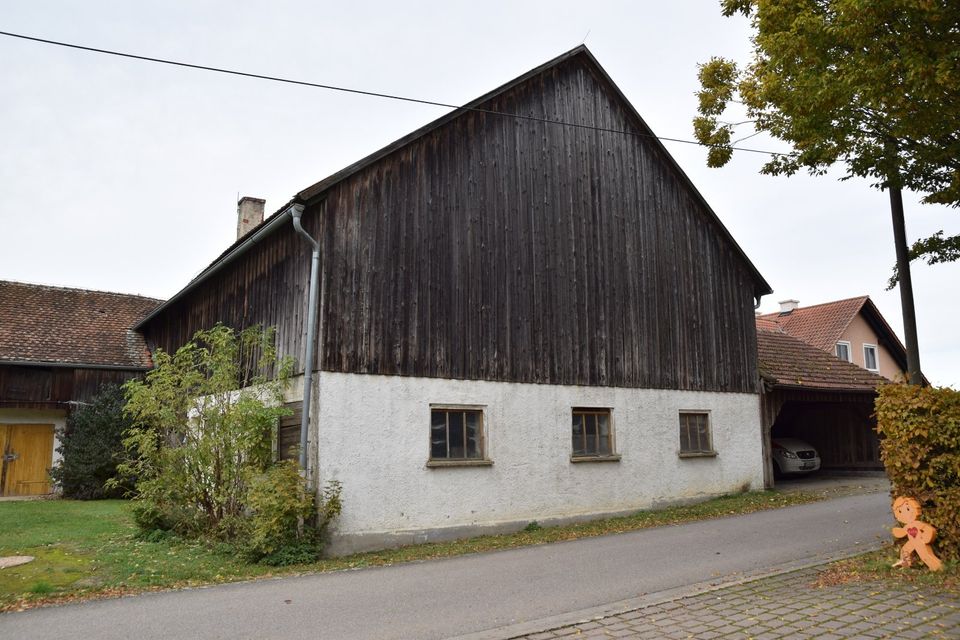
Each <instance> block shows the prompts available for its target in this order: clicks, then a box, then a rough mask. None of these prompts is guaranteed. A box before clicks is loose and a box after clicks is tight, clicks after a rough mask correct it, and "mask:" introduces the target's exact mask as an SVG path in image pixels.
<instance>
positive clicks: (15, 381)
mask: <svg viewBox="0 0 960 640" xmlns="http://www.w3.org/2000/svg"><path fill="white" fill-rule="evenodd" d="M143 373H144V372H143V371H138V370H129V371H128V370H121V369H84V368H80V367H77V368H73V367H39V366H21V365H0V408H19V409H66V408H69V407H70V406H71V405H70V404H69V403H70V402H89V401H90V400H91V399H92V398H93V397H94V396H95V395H96V394H97V391H98V390H99V389H100V387H101V386H102V385H104V384H123V383H124V382H126V381H127V380H130V379H131V378H135V377H137V376H141V375H143Z"/></svg>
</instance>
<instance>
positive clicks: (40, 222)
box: [0, 0, 960, 387]
mask: <svg viewBox="0 0 960 640" xmlns="http://www.w3.org/2000/svg"><path fill="white" fill-rule="evenodd" d="M718 7H719V3H718V2H717V1H716V0H680V1H676V2H651V1H639V2H638V1H633V2H601V1H595V2H592V3H585V2H582V1H581V2H566V1H561V0H553V1H550V2H519V1H517V0H514V1H512V2H492V1H485V2H482V3H477V2H463V3H461V2H456V1H453V0H447V1H445V2H413V1H410V0H404V1H402V2H385V1H384V2H361V1H356V0H355V1H354V2H349V3H344V2H337V3H332V2H297V1H294V0H270V1H269V2H257V1H248V2H235V1H232V2H228V1H213V0H210V1H196V0H193V1H187V0H181V1H171V0H167V1H164V2H146V1H139V2H129V0H117V1H113V2H108V1H101V0H74V1H65V0H64V1H54V0H49V1H47V0H3V2H2V3H0V31H10V32H16V33H23V34H26V35H32V36H37V37H42V38H48V39H53V40H63V41H67V42H72V43H77V44H82V45H86V46H92V47H98V48H104V49H115V50H121V51H125V52H130V53H135V54H140V55H145V56H151V57H160V58H171V59H175V60H180V61H185V62H191V63H196V64H204V65H210V66H219V67H227V68H231V69H237V70H242V71H247V72H252V73H258V74H265V75H276V76H283V77H288V78H295V79H301V80H306V81H311V82H318V83H323V84H332V85H341V86H345V87H353V88H358V89H364V90H369V91H377V92H384V93H393V94H401V95H406V96H412V97H418V98H424V99H429V100H435V101H440V102H446V103H453V104H462V103H465V102H468V101H470V100H472V99H473V98H476V97H478V96H480V95H482V94H483V93H485V92H487V91H489V90H490V89H493V88H495V87H497V86H499V85H500V84H502V83H504V82H506V81H508V80H510V79H512V78H514V77H516V76H518V75H520V74H522V73H524V72H525V71H527V70H529V69H531V68H533V67H535V66H537V65H540V64H542V63H543V62H545V61H547V60H549V59H551V58H553V57H555V56H556V55H558V54H560V53H562V52H564V51H566V50H568V49H570V48H572V47H574V46H576V45H578V44H580V43H581V42H582V41H583V40H584V38H586V44H587V46H588V47H589V48H590V50H591V51H592V52H593V54H594V55H595V56H596V57H597V59H598V60H599V61H600V64H602V65H603V66H604V68H605V69H606V70H607V72H608V73H609V74H610V75H611V77H612V78H613V80H614V82H616V83H617V84H618V85H619V86H620V88H621V89H622V90H623V92H624V93H625V94H626V96H627V97H628V98H629V99H630V101H631V102H632V103H633V105H634V106H635V107H636V108H637V110H638V111H639V112H640V114H641V115H642V116H643V117H644V119H645V120H646V121H647V123H648V124H649V125H650V126H651V128H652V129H653V131H654V132H655V133H656V134H658V135H661V136H668V137H675V138H685V139H691V138H692V132H691V128H692V127H691V124H690V121H691V118H692V117H693V116H694V115H695V111H696V98H695V96H694V92H695V91H696V89H697V81H696V65H697V63H698V62H704V61H706V60H707V59H708V58H709V57H710V56H711V55H723V56H727V57H733V58H736V59H739V60H746V58H747V54H748V51H749V42H748V36H749V31H748V28H747V24H746V22H745V21H744V20H742V19H729V18H723V17H722V16H721V15H720V11H719V8H718ZM445 112H446V111H445V110H444V109H440V108H436V107H429V106H422V105H411V104H407V103H401V102H396V101H390V100H384V99H378V98H371V97H362V96H356V95H347V94H342V93H334V92H330V91H324V90H319V89H311V88H304V87H297V86H291V85H282V84H276V83H269V82H264V81H257V80H249V79H243V78H238V77H230V76H224V75H219V74H212V73H207V72H202V71H194V70H189V69H182V68H175V67H169V66H162V65H157V64H151V63H145V62H138V61H133V60H125V59H120V58H114V57H108V56H103V55H98V54H93V53H86V52H81V51H75V50H68V49H63V48H57V47H51V46H48V45H42V44H37V43H31V42H26V41H22V40H14V39H10V38H6V37H0V232H2V234H0V238H2V244H0V279H5V280H19V281H25V282H33V283H43V284H55V285H63V286H71V287H83V288H90V289H103V290H109V291H120V292H125V293H139V294H143V295H148V296H154V297H159V298H166V297H169V296H171V295H173V294H174V293H176V292H177V291H178V290H179V289H180V288H182V287H183V286H184V285H185V284H186V283H187V282H188V281H189V280H190V279H191V278H192V277H193V276H195V275H196V274H197V273H198V272H199V271H200V270H201V269H203V268H204V267H205V266H206V265H207V264H209V263H210V262H211V260H213V258H215V257H216V256H217V255H219V254H220V253H221V252H222V251H223V249H224V248H226V247H227V246H228V245H229V244H230V243H231V242H232V241H233V239H234V234H235V227H236V200H237V196H238V195H250V196H256V197H262V198H266V200H267V210H268V213H269V212H272V211H274V210H276V209H277V208H278V207H280V206H281V205H282V204H283V203H284V202H286V201H287V199H289V198H290V197H291V196H292V195H293V194H294V193H296V192H297V191H299V190H300V189H303V188H304V187H306V186H309V185H310V184H313V183H314V182H316V181H318V180H320V179H321V178H323V177H325V176H327V175H329V174H331V173H333V172H335V171H337V170H339V169H341V168H343V167H344V166H346V165H348V164H350V163H351V162H353V161H355V160H358V159H360V158H362V157H364V156H366V155H367V154H369V153H370V152H372V151H375V150H376V149H378V148H380V147H382V146H384V145H386V144H388V143H389V142H392V141H393V140H395V139H396V138H399V137H401V136H403V135H405V134H406V133H408V132H410V131H412V130H414V129H416V128H417V127H419V126H421V125H423V124H425V123H427V122H429V121H431V120H433V119H435V118H437V117H439V116H441V115H443V114H444V113H445ZM749 144H750V145H751V146H756V147H762V148H766V149H777V148H781V147H778V145H777V144H776V143H775V142H773V141H770V140H768V139H765V138H763V137H760V136H758V137H756V138H752V139H751V140H750V141H749ZM666 146H667V148H668V149H669V150H670V152H671V153H672V154H673V155H674V156H675V157H676V159H677V161H678V162H679V163H680V165H681V166H682V167H683V169H684V170H685V171H686V172H687V173H688V174H689V176H690V177H691V179H692V180H693V182H694V184H696V185H697V187H698V188H699V189H700V191H701V192H702V193H703V195H704V196H705V197H706V199H707V201H708V202H709V203H710V204H711V205H712V207H713V208H714V210H715V211H716V212H717V213H718V215H719V216H720V218H721V219H722V220H723V222H724V224H725V225H726V226H727V227H728V228H729V229H730V231H731V233H732V234H733V236H734V237H735V238H736V240H737V241H738V242H739V243H740V245H741V247H743V249H744V251H745V252H746V253H747V255H748V256H749V257H750V259H751V260H752V261H753V263H754V264H755V265H756V266H757V268H758V269H759V270H760V272H761V273H762V274H763V275H764V277H765V278H766V279H767V281H768V282H769V283H770V284H771V286H772V287H773V288H774V294H773V295H771V296H767V297H765V298H764V299H763V304H762V306H761V310H763V311H772V310H774V309H776V308H777V307H778V306H777V301H779V300H783V299H786V298H796V299H798V300H800V303H801V305H804V306H805V305H809V304H815V303H819V302H826V301H830V300H836V299H841V298H848V297H852V296H857V295H863V294H869V295H870V297H871V298H872V299H873V300H874V302H875V303H876V304H877V306H878V307H879V308H880V310H881V312H882V313H883V314H884V315H885V316H886V318H887V320H888V321H889V322H890V324H891V325H892V326H893V327H894V329H895V330H896V331H897V332H898V334H899V335H900V336H901V337H902V335H903V331H902V320H901V315H900V298H899V291H898V290H894V291H890V292H888V291H884V286H885V283H886V280H887V277H888V276H889V274H890V268H891V266H892V265H893V263H894V261H895V255H894V249H893V239H892V226H891V222H890V214H889V202H888V199H887V195H886V193H883V192H880V191H877V190H876V189H872V188H871V187H870V185H869V183H868V182H865V181H861V180H849V181H846V182H840V181H838V180H837V179H836V178H837V177H839V176H841V175H842V171H840V170H838V171H837V172H835V174H834V175H832V176H826V177H817V178H812V177H808V176H795V177H792V178H771V177H768V176H763V175H759V173H758V169H759V167H760V165H761V164H762V163H763V160H764V158H763V156H755V155H750V154H739V155H735V156H734V160H733V162H732V163H731V164H730V165H728V166H727V167H725V168H723V169H708V168H706V165H705V156H706V153H705V151H704V150H703V149H701V148H699V147H695V146H692V145H684V144H678V143H671V142H667V143H666ZM905 204H906V215H907V234H908V237H909V239H910V240H911V241H912V240H913V239H916V238H918V237H921V236H926V235H929V234H930V233H933V232H935V231H937V230H939V229H945V230H946V231H947V232H948V233H956V229H957V221H958V217H957V216H958V215H960V213H958V212H957V211H956V210H951V209H947V208H945V207H934V206H929V205H920V204H919V202H918V198H917V197H916V196H914V195H912V194H907V195H906V202H905ZM913 277H914V287H915V294H916V304H917V319H918V324H919V336H920V351H921V363H922V365H923V369H924V372H925V373H926V374H927V376H928V377H929V378H930V379H931V380H932V381H933V382H934V383H935V384H949V385H951V386H954V387H960V344H958V342H960V341H958V339H957V331H956V327H955V325H954V322H956V315H957V313H956V312H957V311H958V301H957V297H958V296H957V293H958V291H960V287H958V284H957V282H958V281H960V264H951V265H937V266H933V267H929V266H926V265H924V264H915V266H914V269H913Z"/></svg>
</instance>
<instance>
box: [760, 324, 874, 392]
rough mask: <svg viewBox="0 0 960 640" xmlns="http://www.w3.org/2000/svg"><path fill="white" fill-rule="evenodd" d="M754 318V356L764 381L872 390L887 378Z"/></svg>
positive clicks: (783, 385) (782, 386) (789, 385)
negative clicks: (769, 327) (755, 323)
mask: <svg viewBox="0 0 960 640" xmlns="http://www.w3.org/2000/svg"><path fill="white" fill-rule="evenodd" d="M760 324H761V323H760V322H759V321H758V322H757V360H758V365H759V369H760V375H761V377H762V378H763V381H764V383H766V384H767V385H770V386H777V387H781V388H784V387H792V388H797V389H828V390H839V391H874V390H875V389H876V388H877V387H878V386H879V385H881V384H883V383H884V382H888V380H887V379H886V378H883V377H881V376H880V375H878V374H876V373H873V372H872V371H867V370H866V369H863V368H861V367H858V366H857V365H855V364H852V363H850V362H845V361H843V360H840V359H839V358H837V357H835V356H833V355H831V354H829V353H826V352H824V351H821V350H820V349H816V348H814V347H813V346H811V345H809V344H807V343H806V342H804V341H803V340H800V339H798V338H794V337H793V336H791V335H788V334H786V333H784V332H782V331H780V330H778V329H774V330H770V329H764V328H761V326H760Z"/></svg>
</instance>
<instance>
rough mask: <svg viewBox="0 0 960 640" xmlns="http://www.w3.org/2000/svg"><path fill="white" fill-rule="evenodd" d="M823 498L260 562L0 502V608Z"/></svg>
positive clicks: (531, 540)
mask: <svg viewBox="0 0 960 640" xmlns="http://www.w3.org/2000/svg"><path fill="white" fill-rule="evenodd" d="M819 499H822V496H820V495H814V494H809V493H790V494H781V493H776V492H773V491H759V492H752V493H743V494H737V495H731V496H724V497H721V498H716V499H713V500H708V501H706V502H700V503H697V504H692V505H686V506H680V507H672V508H669V509H663V510H660V511H641V512H638V513H636V514H633V515H630V516H624V517H620V518H610V519H605V520H594V521H592V522H583V523H579V524H573V525H566V526H561V527H539V526H538V525H536V523H531V525H530V526H528V527H527V529H525V530H524V531H520V532H517V533H512V534H505V535H499V536H481V537H477V538H470V539H468V540H459V541H456V542H445V543H432V544H423V545H416V546H411V547H404V548H401V549H392V550H387V551H379V552H373V553H363V554H357V555H353V556H347V557H343V558H333V559H328V560H321V561H320V562H316V563H313V564H308V565H297V566H292V567H283V568H276V567H267V566H263V565H257V564H251V563H248V562H244V561H243V560H242V559H240V558H238V557H237V556H236V555H235V554H232V553H231V552H230V551H229V550H228V549H223V548H218V547H217V546H214V545H209V544H205V543H203V542H190V541H182V540H177V539H168V540H163V541H160V542H148V541H146V540H142V539H140V538H138V537H137V535H136V534H137V531H136V527H135V526H134V524H133V521H132V519H131V517H130V513H129V510H128V503H126V502H123V501H119V500H103V501H92V502H77V501H73V500H37V501H22V502H0V556H9V555H30V556H35V557H36V560H34V561H33V562H31V563H29V564H25V565H21V566H18V567H12V568H8V569H0V611H9V610H17V609H24V608H28V607H31V606H37V605H40V604H50V603H61V602H69V601H72V600H78V599H84V598H89V597H98V596H111V595H122V594H126V593H135V592H138V591H145V590H151V589H168V588H175V587H183V586H195V585H201V584H214V583H220V582H232V581H236V580H243V579H248V578H254V577H258V576H267V575H290V574H297V573H311V572H318V571H337V570H342V569H351V568H357V567H365V566H377V565H386V564H395V563H399V562H409V561H414V560H425V559H431V558H442V557H449V556H456V555H462V554H466V553H476V552H481V551H492V550H496V549H506V548H511V547H518V546H524V545H534V544H544V543H548V542H557V541H560V540H573V539H576V538H584V537H589V536H599V535H606V534H612V533H622V532H625V531H633V530H636V529H645V528H648V527H656V526H661V525H668V524H679V523H683V522H691V521H694V520H703V519H707V518H717V517H723V516H728V515H739V514H744V513H751V512H754V511H762V510H766V509H775V508H779V507H785V506H790V505H794V504H803V503H807V502H813V501H816V500H819Z"/></svg>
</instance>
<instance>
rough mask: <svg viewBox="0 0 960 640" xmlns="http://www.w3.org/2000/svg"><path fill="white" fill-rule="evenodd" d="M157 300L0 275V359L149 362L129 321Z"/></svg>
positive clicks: (107, 363) (117, 364)
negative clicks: (7, 278) (8, 279)
mask: <svg viewBox="0 0 960 640" xmlns="http://www.w3.org/2000/svg"><path fill="white" fill-rule="evenodd" d="M160 302H161V301H160V300H155V299H153V298H144V297H142V296H133V295H127V294H123V293H108V292H105V291H88V290H86V289H67V288H63V287H51V286H46V285H35V284H25V283H22V282H8V281H2V280H0V361H5V362H43V363H51V364H76V365H94V366H111V367H129V368H131V369H140V368H149V367H150V366H151V361H150V353H149V351H148V350H147V345H146V343H145V342H144V340H143V337H142V336H141V335H140V334H138V333H136V332H135V331H133V329H132V327H133V325H134V324H135V323H136V322H137V321H138V320H139V319H140V318H142V317H143V316H145V315H146V314H147V313H148V312H149V311H150V310H151V309H153V308H154V307H156V306H157V305H158V304H160Z"/></svg>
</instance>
